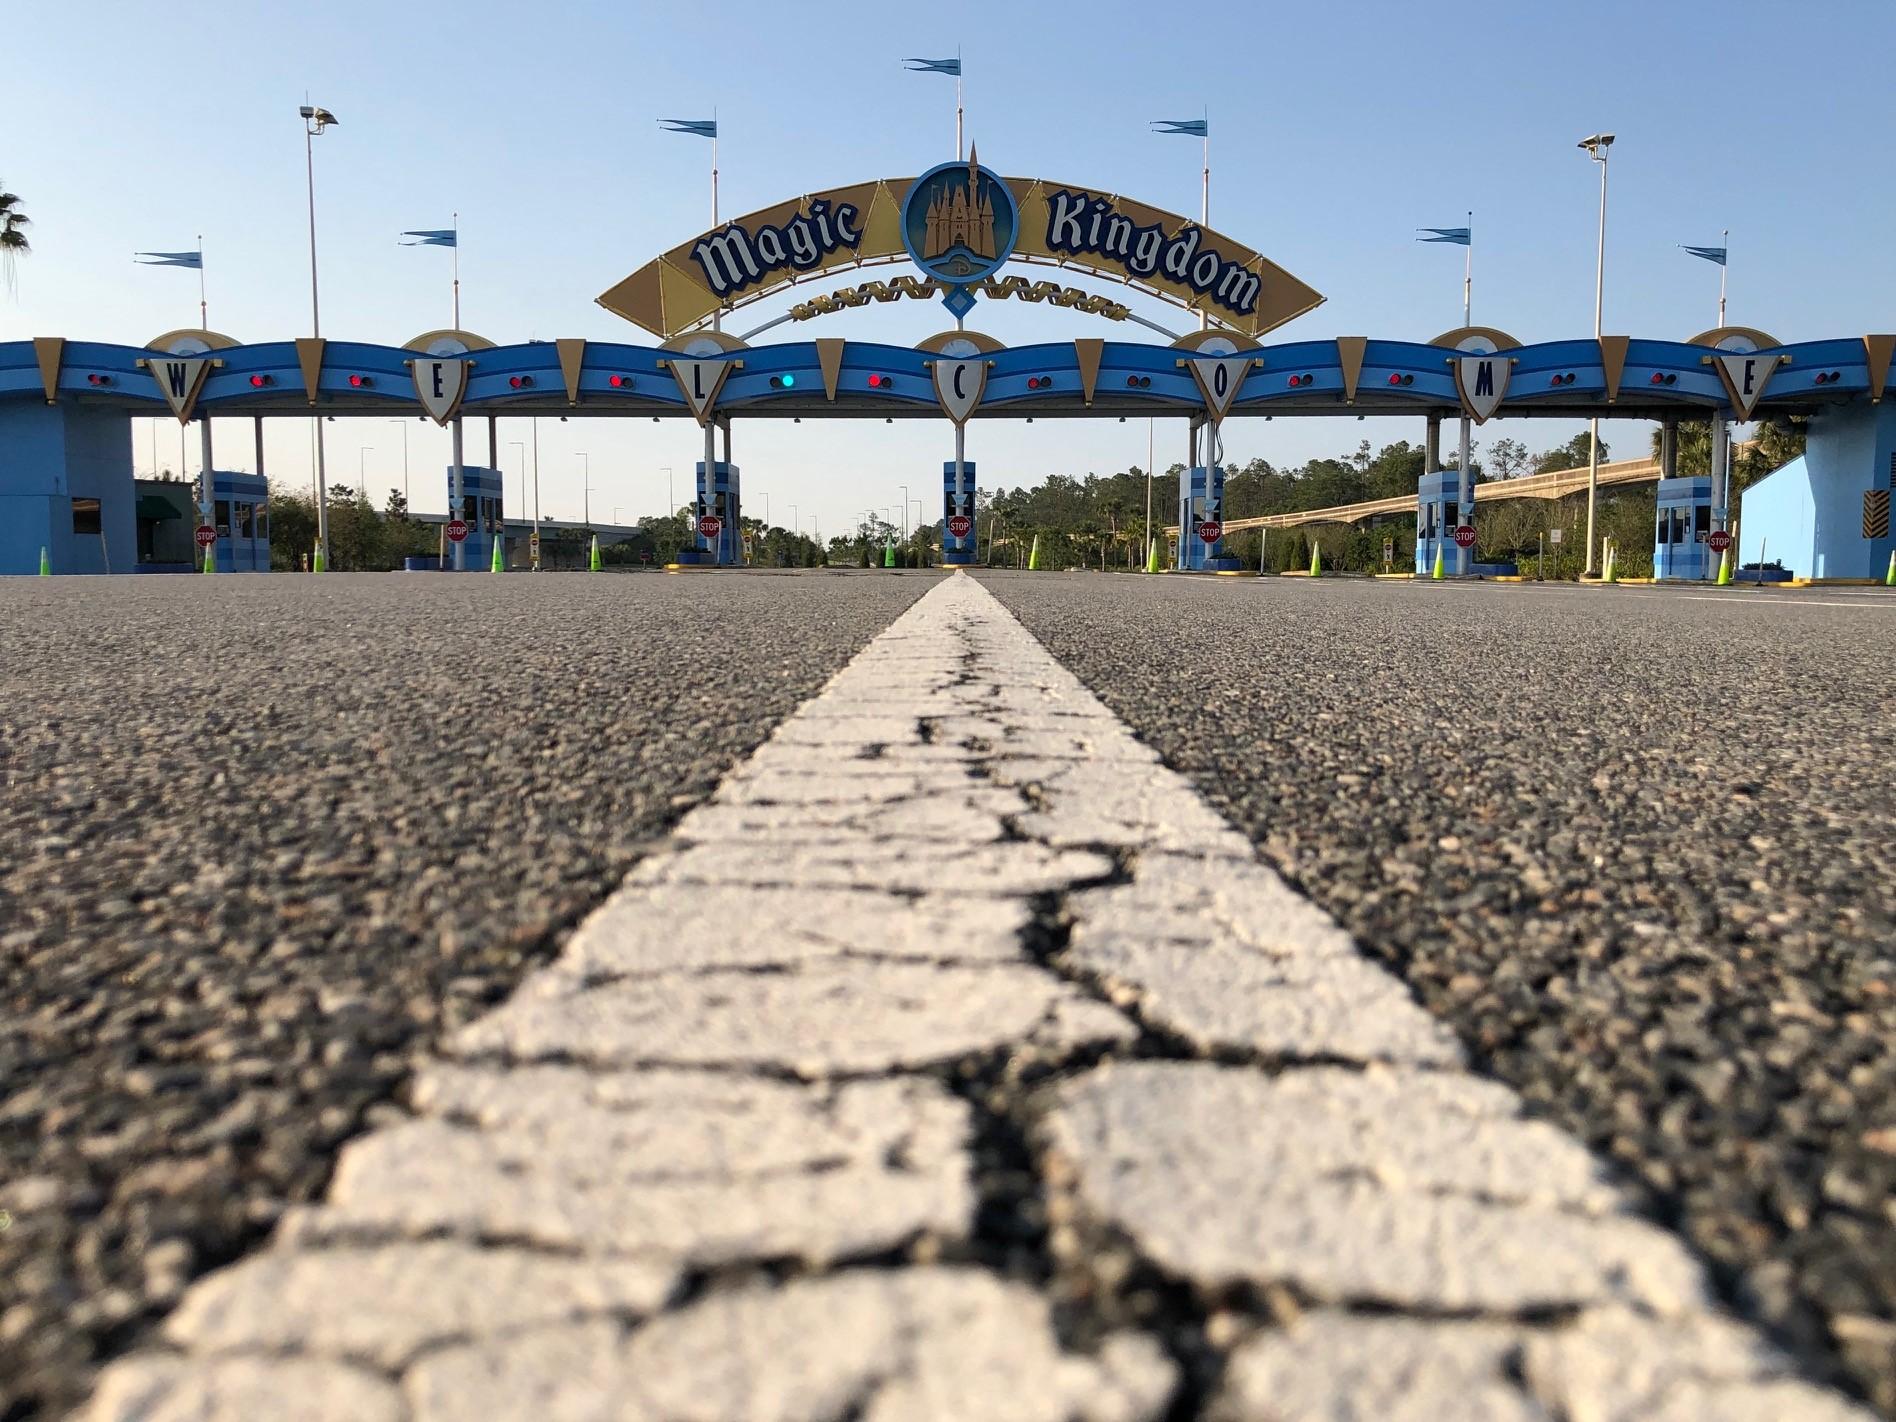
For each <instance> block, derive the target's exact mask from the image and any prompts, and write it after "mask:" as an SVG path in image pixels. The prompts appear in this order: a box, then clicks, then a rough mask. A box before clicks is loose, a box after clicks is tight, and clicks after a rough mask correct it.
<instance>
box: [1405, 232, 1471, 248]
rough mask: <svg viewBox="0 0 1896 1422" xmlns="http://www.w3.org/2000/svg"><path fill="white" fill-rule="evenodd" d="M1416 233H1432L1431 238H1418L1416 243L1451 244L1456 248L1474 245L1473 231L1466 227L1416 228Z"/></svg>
mask: <svg viewBox="0 0 1896 1422" xmlns="http://www.w3.org/2000/svg"><path fill="white" fill-rule="evenodd" d="M1415 230H1416V231H1417V232H1433V233H1434V234H1435V235H1434V236H1433V237H1418V238H1416V239H1415V240H1416V241H1418V242H1453V243H1454V244H1455V245H1456V246H1457V247H1471V246H1473V245H1474V241H1475V238H1474V230H1473V229H1472V228H1468V227H1418V228H1416V229H1415Z"/></svg>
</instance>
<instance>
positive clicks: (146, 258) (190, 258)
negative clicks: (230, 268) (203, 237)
mask: <svg viewBox="0 0 1896 1422" xmlns="http://www.w3.org/2000/svg"><path fill="white" fill-rule="evenodd" d="M132 260H133V261H135V262H142V263H143V264H144V265H146V266H148V267H202V266H203V265H204V254H203V253H202V252H138V253H134V254H133V256H132Z"/></svg>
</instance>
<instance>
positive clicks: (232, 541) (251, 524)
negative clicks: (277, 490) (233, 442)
mask: <svg viewBox="0 0 1896 1422" xmlns="http://www.w3.org/2000/svg"><path fill="white" fill-rule="evenodd" d="M211 511H212V522H213V523H214V524H215V525H216V528H217V543H216V544H215V545H214V546H215V547H216V549H217V571H218V572H220V573H267V572H269V571H270V481H269V480H268V479H266V478H264V477H263V475H261V474H241V473H237V472H234V471H232V470H228V469H216V470H213V471H212V472H211Z"/></svg>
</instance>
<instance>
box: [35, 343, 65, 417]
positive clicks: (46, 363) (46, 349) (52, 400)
mask: <svg viewBox="0 0 1896 1422" xmlns="http://www.w3.org/2000/svg"><path fill="white" fill-rule="evenodd" d="M65 349H66V338H65V337H64V336H35V337H33V355H34V356H35V358H37V359H38V361H39V368H40V388H41V389H42V390H44V391H45V392H46V403H47V404H49V405H55V404H58V403H59V358H60V356H61V355H62V354H63V353H64V351H65Z"/></svg>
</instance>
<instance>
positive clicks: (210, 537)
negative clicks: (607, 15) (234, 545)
mask: <svg viewBox="0 0 1896 1422" xmlns="http://www.w3.org/2000/svg"><path fill="white" fill-rule="evenodd" d="M192 536H193V537H194V538H196V539H197V546H198V547H200V548H209V547H210V546H211V545H212V544H213V543H215V542H217V530H216V529H215V528H212V527H211V526H210V525H209V524H208V523H200V524H199V525H198V526H197V532H196V533H195V534H193V535H192Z"/></svg>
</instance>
